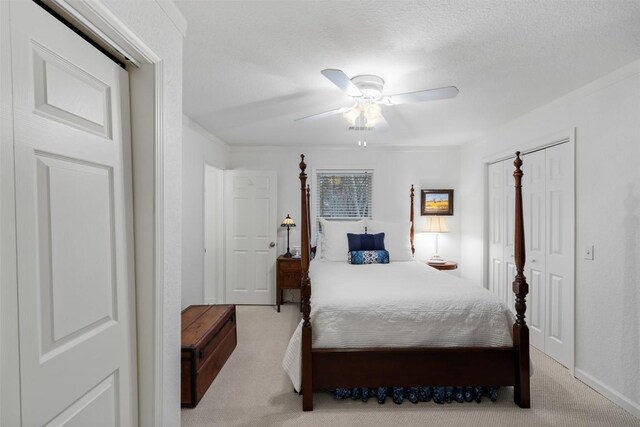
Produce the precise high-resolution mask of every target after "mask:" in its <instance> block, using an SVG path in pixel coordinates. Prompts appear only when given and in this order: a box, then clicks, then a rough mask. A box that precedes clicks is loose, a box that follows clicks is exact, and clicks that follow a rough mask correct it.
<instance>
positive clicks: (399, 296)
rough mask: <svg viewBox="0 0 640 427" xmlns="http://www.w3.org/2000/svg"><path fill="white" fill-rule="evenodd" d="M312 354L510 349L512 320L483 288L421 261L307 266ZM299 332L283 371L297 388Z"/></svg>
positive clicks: (292, 343)
mask: <svg viewBox="0 0 640 427" xmlns="http://www.w3.org/2000/svg"><path fill="white" fill-rule="evenodd" d="M309 275H310V277H311V291H312V295H311V325H312V328H313V347H314V348H347V347H349V348H353V347H420V346H425V347H426V346H429V347H451V346H486V347H497V346H510V345H512V339H511V329H512V326H513V322H514V320H515V319H514V316H513V314H512V313H511V311H510V310H509V309H508V308H507V306H506V305H505V304H504V303H502V302H500V300H499V299H498V298H497V297H496V296H495V295H493V294H492V293H490V292H489V291H487V290H486V289H484V288H482V287H480V286H478V285H476V284H474V283H471V282H468V281H465V280H462V279H460V278H459V277H456V276H454V275H452V274H449V273H444V272H441V271H438V270H436V269H434V268H431V267H429V266H427V265H426V264H424V263H422V262H418V261H409V262H392V263H390V264H370V265H351V264H348V263H346V262H330V261H323V260H314V261H312V262H311V264H310V268H309ZM301 328H302V322H300V324H299V325H298V327H297V328H296V330H295V332H294V333H293V336H292V337H291V341H290V342H289V346H288V348H287V351H286V353H285V356H284V360H283V362H282V366H283V368H284V370H285V371H286V372H287V374H288V375H289V377H290V378H291V381H292V382H293V386H294V387H295V389H296V390H299V389H300V364H301V358H300V353H301V348H300V339H301Z"/></svg>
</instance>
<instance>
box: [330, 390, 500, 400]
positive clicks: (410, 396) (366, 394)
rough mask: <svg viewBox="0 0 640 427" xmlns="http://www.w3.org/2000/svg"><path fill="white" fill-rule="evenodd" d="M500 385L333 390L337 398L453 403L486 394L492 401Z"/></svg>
mask: <svg viewBox="0 0 640 427" xmlns="http://www.w3.org/2000/svg"><path fill="white" fill-rule="evenodd" d="M498 388H499V387H476V386H467V387H377V388H368V387H354V388H337V389H335V390H331V393H332V394H333V395H334V396H335V398H336V399H339V400H340V399H348V398H351V399H353V400H358V399H362V401H363V402H366V401H368V400H369V398H370V397H371V398H376V399H377V400H378V403H385V401H386V399H387V396H390V397H392V398H393V402H394V403H397V404H401V403H402V402H403V401H404V400H405V399H407V400H408V401H409V402H411V403H418V402H429V401H430V400H433V401H434V402H435V403H439V404H442V403H451V402H454V401H455V402H460V403H462V402H473V401H475V402H478V403H480V402H481V401H482V397H483V396H486V397H488V398H489V400H491V401H492V402H495V401H496V399H497V398H498Z"/></svg>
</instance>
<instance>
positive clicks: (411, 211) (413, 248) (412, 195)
mask: <svg viewBox="0 0 640 427" xmlns="http://www.w3.org/2000/svg"><path fill="white" fill-rule="evenodd" d="M413 192H414V190H413V184H411V192H410V194H411V195H410V197H411V208H410V209H409V221H411V231H409V239H410V240H411V254H412V255H415V254H416V247H415V246H414V245H413V237H414V235H415V231H414V230H415V229H414V220H413V198H414V194H413Z"/></svg>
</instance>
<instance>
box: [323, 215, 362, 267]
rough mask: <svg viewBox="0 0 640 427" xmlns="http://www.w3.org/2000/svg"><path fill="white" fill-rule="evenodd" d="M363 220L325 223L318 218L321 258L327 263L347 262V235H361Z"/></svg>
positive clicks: (325, 221)
mask: <svg viewBox="0 0 640 427" xmlns="http://www.w3.org/2000/svg"><path fill="white" fill-rule="evenodd" d="M364 223H365V221H364V220H360V221H327V220H326V219H324V218H320V225H321V226H322V257H323V258H324V259H326V260H327V261H345V262H346V261H347V254H348V252H349V241H348V239H347V233H355V234H363V233H364Z"/></svg>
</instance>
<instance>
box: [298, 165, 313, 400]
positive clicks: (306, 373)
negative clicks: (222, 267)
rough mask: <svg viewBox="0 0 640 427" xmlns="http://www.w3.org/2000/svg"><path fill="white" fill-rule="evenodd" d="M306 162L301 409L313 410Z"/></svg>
mask: <svg viewBox="0 0 640 427" xmlns="http://www.w3.org/2000/svg"><path fill="white" fill-rule="evenodd" d="M306 169H307V164H306V163H305V162H304V154H301V155H300V196H301V197H300V207H301V211H300V218H301V220H302V226H301V227H300V240H301V241H300V252H301V256H302V260H301V263H302V279H301V284H300V292H301V294H302V367H301V368H302V369H301V373H302V410H303V411H312V410H313V384H312V382H311V381H312V377H313V376H312V372H313V371H312V366H311V362H312V361H311V336H312V335H311V321H310V314H311V304H310V299H311V280H309V258H310V256H311V244H310V242H309V237H310V236H309V235H310V233H309V229H310V224H309V218H310V216H309V204H308V202H309V196H308V194H309V193H308V192H307V174H306V173H305V170H306Z"/></svg>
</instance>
